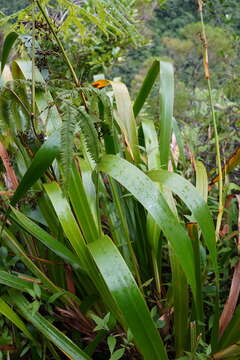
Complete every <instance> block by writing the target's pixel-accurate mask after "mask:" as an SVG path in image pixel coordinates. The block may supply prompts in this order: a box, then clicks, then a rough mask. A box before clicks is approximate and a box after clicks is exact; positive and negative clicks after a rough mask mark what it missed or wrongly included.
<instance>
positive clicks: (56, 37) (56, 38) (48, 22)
mask: <svg viewBox="0 0 240 360" xmlns="http://www.w3.org/2000/svg"><path fill="white" fill-rule="evenodd" d="M36 3H37V6H38V8H39V10H40V11H41V13H42V15H43V17H44V19H45V20H46V22H47V24H48V26H49V29H50V30H51V32H52V34H53V36H54V39H55V40H56V42H57V44H58V46H59V48H60V50H61V52H62V54H63V57H64V60H65V63H66V64H67V66H68V68H69V70H70V72H71V74H72V77H73V80H74V82H75V84H76V86H77V87H79V86H80V81H79V80H78V77H77V74H76V72H75V70H74V69H73V66H72V64H71V62H70V60H69V58H68V56H67V53H66V51H65V50H64V47H63V45H62V43H61V41H60V39H59V38H58V36H57V34H56V32H55V30H54V27H53V25H52V23H51V21H50V20H49V18H48V16H47V14H46V12H45V11H44V9H43V7H42V5H41V4H40V1H39V0H36ZM80 96H81V98H82V101H83V105H84V107H85V110H86V111H87V112H88V106H87V102H86V99H85V95H84V94H83V92H82V91H80Z"/></svg>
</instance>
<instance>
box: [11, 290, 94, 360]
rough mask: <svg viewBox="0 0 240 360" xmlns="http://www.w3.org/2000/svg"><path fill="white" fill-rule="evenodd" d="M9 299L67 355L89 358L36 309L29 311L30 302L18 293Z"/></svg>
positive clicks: (84, 359)
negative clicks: (32, 311)
mask: <svg viewBox="0 0 240 360" xmlns="http://www.w3.org/2000/svg"><path fill="white" fill-rule="evenodd" d="M10 299H11V301H12V302H13V303H14V304H15V305H16V306H17V308H18V309H19V310H20V312H21V314H22V315H23V316H24V317H25V319H26V320H28V321H29V322H31V323H32V324H33V325H34V326H35V328H36V329H37V330H38V331H40V332H41V333H42V334H43V336H44V337H45V338H47V339H48V340H50V341H51V342H52V343H53V344H54V345H55V346H56V347H58V348H59V349H60V350H61V351H62V352H63V353H64V354H65V355H66V356H67V357H69V358H70V359H74V360H91V358H90V357H89V356H88V355H87V354H86V353H84V352H83V351H82V350H81V349H80V348H79V347H78V346H77V345H76V344H74V343H73V342H72V341H71V340H70V339H69V338H68V337H67V336H66V335H64V333H63V332H61V331H60V330H58V329H57V328H56V327H55V326H53V325H52V324H51V323H50V322H49V321H48V320H46V319H45V318H44V317H43V316H42V315H40V314H39V313H38V312H37V311H36V312H35V313H34V314H33V313H31V312H30V311H29V305H30V303H29V302H28V301H27V300H26V299H25V297H24V296H22V295H20V294H15V293H14V294H13V295H12V296H11V297H10Z"/></svg>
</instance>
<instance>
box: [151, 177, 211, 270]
mask: <svg viewBox="0 0 240 360" xmlns="http://www.w3.org/2000/svg"><path fill="white" fill-rule="evenodd" d="M148 176H149V177H150V178H151V179H152V180H153V181H157V182H160V183H161V184H162V185H164V186H166V187H167V188H169V189H170V190H171V191H173V192H174V193H176V194H177V195H178V196H179V197H180V198H181V199H182V201H183V202H185V204H186V205H187V206H188V208H189V209H190V210H191V211H192V213H193V215H194V217H195V219H196V220H197V221H198V223H199V225H200V228H201V230H202V233H203V236H204V239H205V241H206V245H207V247H208V250H209V253H210V257H211V260H212V263H213V265H214V268H215V271H217V250H216V236H215V230H214V223H213V220H212V217H211V214H210V211H209V208H208V206H207V204H206V203H205V201H204V200H203V198H202V197H201V196H200V194H199V192H198V191H197V190H196V188H195V187H194V186H193V185H192V184H191V183H190V182H189V181H187V180H186V179H184V178H183V177H182V176H180V175H178V174H175V173H172V172H169V171H166V170H156V171H155V170H154V171H151V172H149V173H148Z"/></svg>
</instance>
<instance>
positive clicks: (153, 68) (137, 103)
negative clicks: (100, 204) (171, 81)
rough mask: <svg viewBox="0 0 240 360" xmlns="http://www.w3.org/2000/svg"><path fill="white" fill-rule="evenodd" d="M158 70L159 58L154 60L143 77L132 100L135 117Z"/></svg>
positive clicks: (150, 88)
mask: <svg viewBox="0 0 240 360" xmlns="http://www.w3.org/2000/svg"><path fill="white" fill-rule="evenodd" d="M159 70H160V69H159V60H154V61H153V63H152V65H151V67H150V69H149V70H148V73H147V75H146V77H145V78H144V81H143V84H142V86H141V89H140V90H139V92H138V94H137V97H136V100H135V102H134V105H133V113H134V116H135V117H137V116H138V114H139V113H140V111H141V109H142V107H143V105H144V103H145V101H146V99H147V97H148V95H149V93H150V91H151V90H152V87H153V85H154V83H155V81H156V79H157V77H158V74H159Z"/></svg>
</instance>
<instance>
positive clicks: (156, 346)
mask: <svg viewBox="0 0 240 360" xmlns="http://www.w3.org/2000/svg"><path fill="white" fill-rule="evenodd" d="M88 248H89V250H90V253H91V254H92V256H93V259H94V260H95V262H96V264H97V267H98V268H99V271H100V272H101V274H102V277H103V279H104V281H105V282H106V284H107V286H108V288H109V290H110V292H111V294H112V296H113V298H114V299H115V301H116V303H117V305H118V306H119V308H120V310H121V312H122V314H123V317H124V319H125V322H126V324H127V325H128V326H129V329H130V330H131V333H132V334H133V337H134V341H135V342H136V344H137V347H138V348H139V350H140V352H141V353H142V355H143V357H144V359H145V360H152V359H154V360H158V359H159V360H166V359H167V354H166V350H165V348H164V345H163V343H162V340H161V338H160V335H159V333H158V331H157V328H156V327H155V325H154V323H153V320H152V319H151V316H150V313H149V311H148V308H147V306H146V303H145V301H144V299H143V297H142V295H141V292H140V290H139V289H138V287H137V284H136V283H135V280H134V278H133V276H132V274H131V272H130V270H129V269H128V267H127V265H126V263H125V262H124V260H123V258H122V257H121V255H120V253H119V251H118V250H117V248H116V247H115V245H114V244H113V242H112V241H111V239H109V238H108V237H106V236H105V237H104V238H102V239H101V240H99V241H96V242H93V243H91V244H89V245H88ZM113 268H114V269H115V271H112V269H113Z"/></svg>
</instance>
